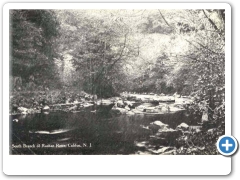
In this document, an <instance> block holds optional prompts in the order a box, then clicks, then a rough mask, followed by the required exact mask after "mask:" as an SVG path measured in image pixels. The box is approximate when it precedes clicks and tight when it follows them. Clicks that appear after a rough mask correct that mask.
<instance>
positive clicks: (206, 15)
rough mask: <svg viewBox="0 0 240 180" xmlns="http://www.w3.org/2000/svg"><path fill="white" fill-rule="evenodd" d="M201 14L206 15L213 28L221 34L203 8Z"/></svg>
mask: <svg viewBox="0 0 240 180" xmlns="http://www.w3.org/2000/svg"><path fill="white" fill-rule="evenodd" d="M202 12H203V14H204V15H205V16H206V18H207V19H208V21H209V22H210V24H212V26H213V27H214V29H215V30H216V31H217V32H218V34H219V35H221V36H222V33H221V31H220V30H219V29H218V27H217V25H216V24H215V23H214V22H213V21H212V19H210V17H208V16H207V14H206V13H205V11H204V9H203V10H202Z"/></svg>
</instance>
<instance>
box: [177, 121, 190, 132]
mask: <svg viewBox="0 0 240 180" xmlns="http://www.w3.org/2000/svg"><path fill="white" fill-rule="evenodd" d="M176 129H177V130H183V131H187V130H189V126H188V125H187V124H186V123H181V124H179V125H178V126H177V128H176Z"/></svg>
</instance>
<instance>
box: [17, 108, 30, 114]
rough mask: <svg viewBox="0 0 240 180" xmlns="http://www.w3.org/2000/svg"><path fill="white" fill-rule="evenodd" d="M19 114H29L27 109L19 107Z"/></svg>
mask: <svg viewBox="0 0 240 180" xmlns="http://www.w3.org/2000/svg"><path fill="white" fill-rule="evenodd" d="M17 110H18V112H19V113H21V114H27V112H28V109H27V108H25V107H18V109H17Z"/></svg>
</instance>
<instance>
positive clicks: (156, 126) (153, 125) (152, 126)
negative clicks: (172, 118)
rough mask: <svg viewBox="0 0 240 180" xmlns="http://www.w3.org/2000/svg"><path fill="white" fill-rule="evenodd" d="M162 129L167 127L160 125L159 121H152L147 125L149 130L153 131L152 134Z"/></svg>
mask: <svg viewBox="0 0 240 180" xmlns="http://www.w3.org/2000/svg"><path fill="white" fill-rule="evenodd" d="M163 128H168V125H167V124H164V123H162V122H161V121H154V122H152V123H150V125H149V129H151V130H153V131H154V132H157V131H158V130H159V129H163Z"/></svg>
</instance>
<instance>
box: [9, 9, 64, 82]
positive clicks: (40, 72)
mask: <svg viewBox="0 0 240 180" xmlns="http://www.w3.org/2000/svg"><path fill="white" fill-rule="evenodd" d="M58 26H59V23H58V21H57V20H56V18H55V14H54V12H53V11H51V10H11V11H10V63H11V68H10V75H11V76H13V77H20V78H21V79H22V80H23V82H24V83H28V82H30V81H31V82H34V84H37V85H43V84H44V85H46V86H49V85H50V81H51V80H50V78H49V77H54V78H55V82H56V80H57V73H56V71H55V70H54V67H55V63H54V57H57V52H56V51H55V48H54V42H55V38H57V36H58V31H57V29H58ZM51 79H52V78H51Z"/></svg>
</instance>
